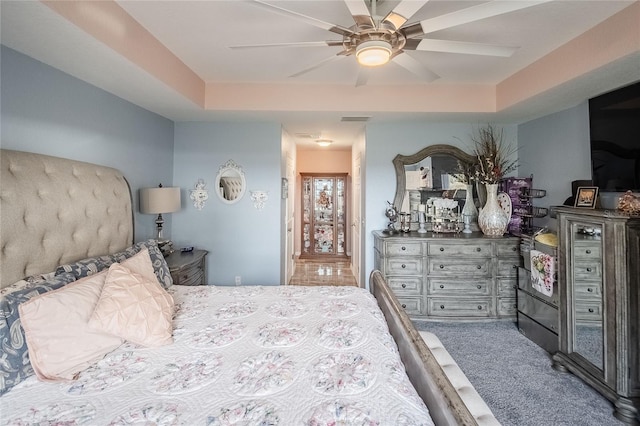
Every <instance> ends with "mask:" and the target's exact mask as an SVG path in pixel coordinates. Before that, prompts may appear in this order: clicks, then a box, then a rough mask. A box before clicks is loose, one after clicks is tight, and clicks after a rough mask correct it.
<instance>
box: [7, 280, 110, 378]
mask: <svg viewBox="0 0 640 426" xmlns="http://www.w3.org/2000/svg"><path fill="white" fill-rule="evenodd" d="M106 277H107V271H106V270H105V271H103V272H101V273H99V274H95V275H90V276H88V277H86V278H83V279H81V280H78V281H76V282H73V283H70V284H67V285H66V286H64V287H62V288H60V289H57V290H54V291H50V292H48V293H44V294H41V295H40V296H36V297H34V298H32V299H31V300H29V301H27V302H24V303H22V304H20V306H19V307H18V310H19V312H20V321H21V322H22V328H23V329H24V332H25V339H26V341H27V347H28V348H29V359H30V361H31V365H32V367H33V370H34V372H35V374H36V376H37V377H38V378H39V379H40V380H45V381H57V380H72V379H74V378H75V377H76V376H77V374H78V373H79V372H81V371H82V370H84V369H86V368H88V367H89V366H91V365H92V364H94V363H95V362H97V361H99V360H100V359H102V358H103V357H104V356H105V355H106V354H107V353H109V352H111V351H112V350H114V349H116V348H117V347H118V346H120V345H121V344H122V339H121V338H119V337H117V336H114V335H113V334H109V333H105V332H103V331H100V330H96V329H93V328H91V327H89V324H88V322H89V318H90V317H91V314H92V313H93V310H94V308H95V306H96V303H97V302H98V299H99V298H100V293H101V291H102V287H103V285H104V283H105V280H106Z"/></svg>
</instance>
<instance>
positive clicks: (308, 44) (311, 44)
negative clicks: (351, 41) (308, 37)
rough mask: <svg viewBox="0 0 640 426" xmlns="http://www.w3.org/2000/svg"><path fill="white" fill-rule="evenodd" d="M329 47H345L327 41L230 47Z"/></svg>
mask: <svg viewBox="0 0 640 426" xmlns="http://www.w3.org/2000/svg"><path fill="white" fill-rule="evenodd" d="M327 46H330V47H331V46H343V41H342V40H326V41H300V42H294V43H267V44H241V45H238V46H229V49H253V48H260V47H327Z"/></svg>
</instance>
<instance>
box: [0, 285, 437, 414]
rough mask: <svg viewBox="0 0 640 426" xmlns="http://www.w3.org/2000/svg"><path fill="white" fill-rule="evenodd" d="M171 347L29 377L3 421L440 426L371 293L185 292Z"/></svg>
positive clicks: (1, 406) (5, 403)
mask: <svg viewBox="0 0 640 426" xmlns="http://www.w3.org/2000/svg"><path fill="white" fill-rule="evenodd" d="M169 291H170V292H171V293H172V294H173V296H174V299H175V301H176V306H177V312H176V315H175V319H174V338H175V343H174V344H172V345H169V346H164V347H160V348H153V349H151V348H141V347H137V346H135V345H132V344H129V343H125V344H123V345H122V346H121V347H120V348H118V349H117V350H115V351H114V352H112V353H110V354H108V355H107V356H106V357H105V358H104V359H102V360H101V361H100V362H98V363H97V364H96V365H94V366H92V367H91V368H89V369H88V370H85V371H84V372H82V373H81V374H80V376H79V377H78V378H77V380H75V381H73V382H70V383H45V382H39V381H38V380H37V379H36V378H35V376H32V377H30V378H29V379H27V380H25V381H24V382H23V383H21V384H20V385H18V386H16V387H15V388H13V389H12V390H11V391H9V392H8V393H7V394H5V395H4V396H2V397H1V398H0V413H2V415H1V416H0V424H2V425H33V424H48V425H130V424H157V425H189V426H191V425H265V426H266V425H284V426H289V425H336V424H341V425H367V426H370V425H406V426H408V425H433V422H432V420H431V418H430V417H429V414H428V410H427V408H426V407H425V405H424V403H423V402H422V401H421V400H420V398H419V397H418V395H417V393H416V392H415V390H414V388H413V387H412V386H411V383H410V382H409V380H408V378H407V376H406V373H405V371H404V367H403V366H402V364H401V363H400V358H399V355H398V352H397V347H396V345H395V342H394V341H393V338H392V337H391V335H390V334H389V332H388V329H387V326H386V324H385V322H384V318H383V316H382V313H381V312H380V310H379V309H378V306H377V304H376V301H375V299H374V298H373V296H372V295H371V294H370V293H369V292H367V291H366V290H364V289H359V288H355V287H297V286H296V287H292V286H280V287H260V286H255V287H215V286H199V287H182V286H173V287H171V288H170V290H169Z"/></svg>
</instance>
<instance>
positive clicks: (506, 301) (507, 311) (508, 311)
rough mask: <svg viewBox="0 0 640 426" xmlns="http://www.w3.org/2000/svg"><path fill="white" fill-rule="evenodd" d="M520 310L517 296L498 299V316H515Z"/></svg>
mask: <svg viewBox="0 0 640 426" xmlns="http://www.w3.org/2000/svg"><path fill="white" fill-rule="evenodd" d="M517 312H518V303H517V302H516V298H515V297H505V298H502V297H501V298H499V299H498V316H500V317H515V316H516V313H517Z"/></svg>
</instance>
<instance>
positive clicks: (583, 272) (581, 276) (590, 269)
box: [573, 262, 602, 282]
mask: <svg viewBox="0 0 640 426" xmlns="http://www.w3.org/2000/svg"><path fill="white" fill-rule="evenodd" d="M573 279H574V280H575V281H576V282H578V281H581V280H588V281H600V280H601V279H602V263H600V262H574V263H573Z"/></svg>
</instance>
